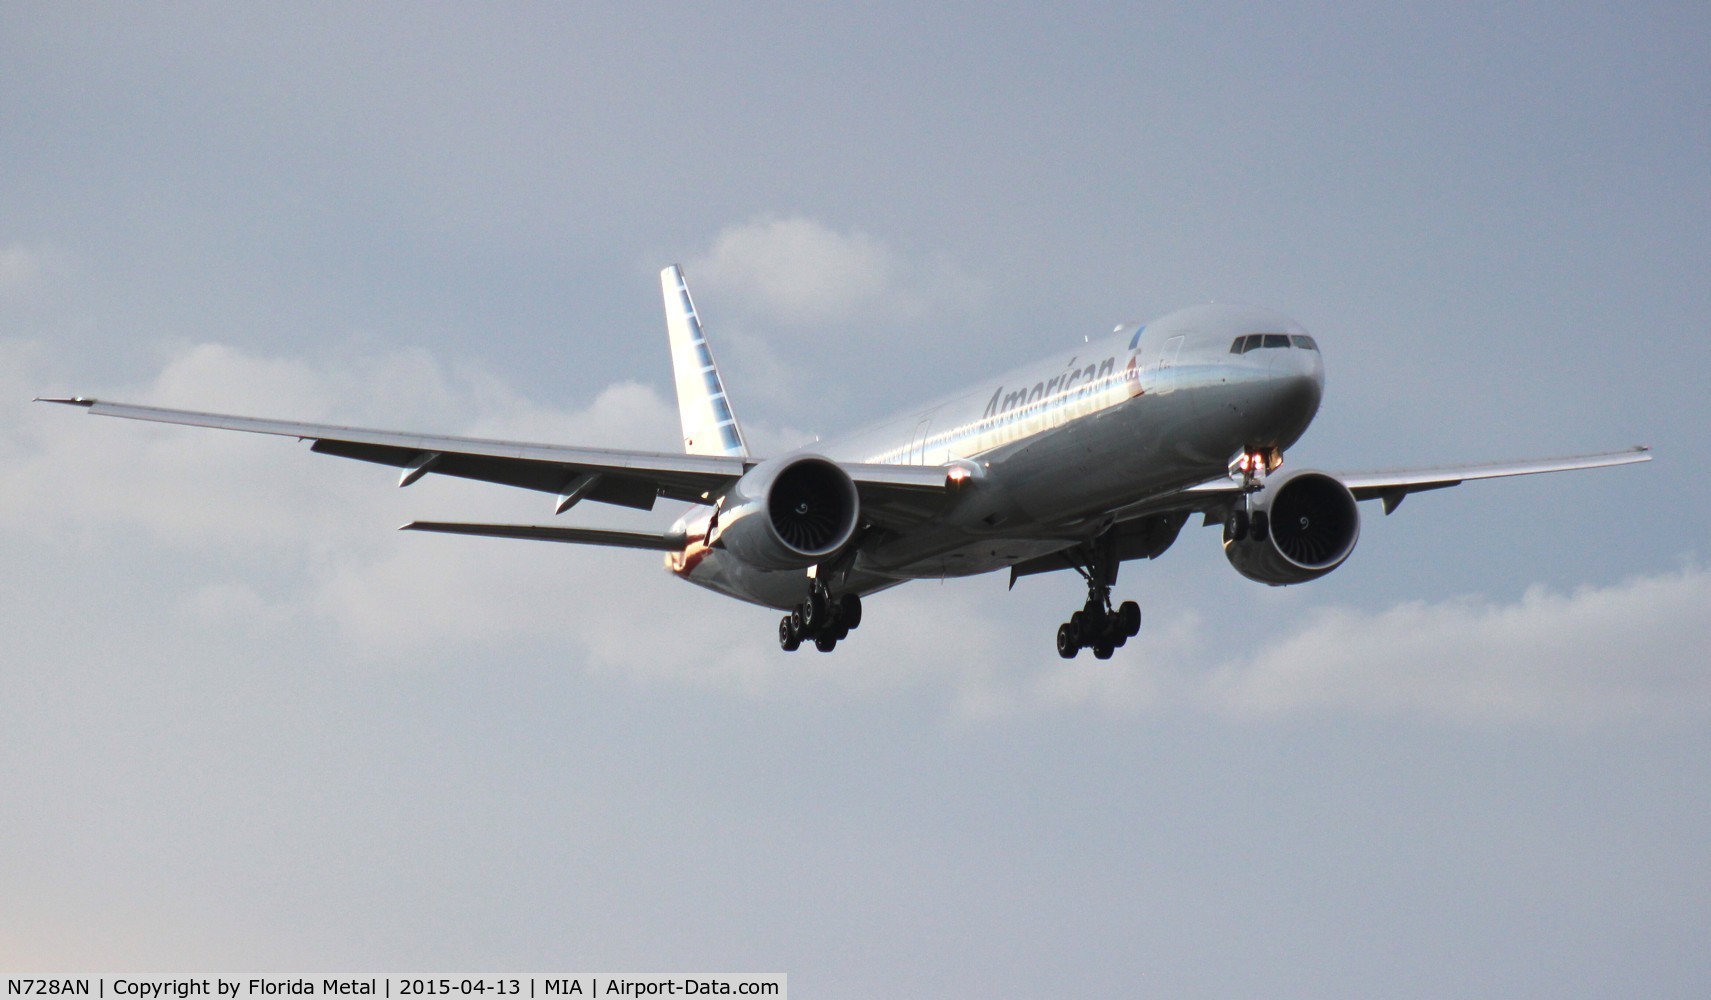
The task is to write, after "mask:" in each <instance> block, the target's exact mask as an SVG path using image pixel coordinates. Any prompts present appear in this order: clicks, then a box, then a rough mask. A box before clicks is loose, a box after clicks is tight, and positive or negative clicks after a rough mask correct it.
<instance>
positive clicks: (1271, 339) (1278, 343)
mask: <svg viewBox="0 0 1711 1000" xmlns="http://www.w3.org/2000/svg"><path fill="white" fill-rule="evenodd" d="M1262 346H1264V347H1288V346H1289V335H1288V334H1283V333H1268V334H1266V335H1265V343H1264V344H1263V345H1262Z"/></svg>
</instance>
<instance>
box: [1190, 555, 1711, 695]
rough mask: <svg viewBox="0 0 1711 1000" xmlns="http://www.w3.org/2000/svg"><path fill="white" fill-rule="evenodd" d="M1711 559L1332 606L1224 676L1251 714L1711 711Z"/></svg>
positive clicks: (1212, 690) (1211, 690) (1220, 676)
mask: <svg viewBox="0 0 1711 1000" xmlns="http://www.w3.org/2000/svg"><path fill="white" fill-rule="evenodd" d="M1706 649H1711V573H1708V572H1707V571H1706V570H1704V569H1683V570H1680V571H1678V572H1674V573H1667V574H1664V575H1660V576H1649V577H1637V578H1635V579H1631V580H1628V581H1625V582H1623V583H1620V584H1616V585H1613V586H1608V587H1583V588H1580V589H1578V590H1576V591H1574V592H1573V593H1572V594H1562V593H1556V592H1552V591H1549V590H1547V589H1545V588H1543V587H1535V588H1533V589H1531V590H1529V591H1528V592H1527V593H1526V595H1525V596H1523V597H1522V598H1521V600H1520V601H1518V602H1515V603H1510V604H1499V603H1492V602H1488V601H1480V600H1476V599H1473V598H1461V599H1457V600H1453V601H1446V602H1442V603H1437V604H1427V603H1419V602H1414V603H1407V604H1402V605H1398V606H1396V607H1393V608H1390V609H1388V610H1385V611H1381V612H1376V613H1370V612H1361V611H1355V610H1351V609H1346V608H1325V609H1321V610H1319V611H1317V612H1315V613H1313V614H1312V615H1311V618H1310V621H1309V622H1308V624H1307V625H1306V626H1305V627H1303V628H1302V629H1301V630H1300V631H1298V632H1296V633H1295V634H1293V635H1288V636H1283V637H1281V638H1279V639H1277V640H1275V641H1272V642H1268V643H1266V644H1265V645H1263V646H1261V647H1260V648H1259V649H1257V650H1255V651H1253V652H1252V653H1251V654H1249V655H1248V656H1246V657H1245V658H1243V659H1241V660H1240V661H1238V662H1236V663H1234V664H1231V665H1228V666H1225V667H1223V668H1221V669H1220V670H1218V671H1216V672H1215V673H1214V674H1213V675H1212V676H1210V677H1209V678H1208V679H1207V680H1206V683H1205V685H1204V687H1203V689H1202V692H1201V694H1202V697H1203V699H1204V701H1205V703H1206V704H1208V705H1209V706H1211V707H1213V708H1215V709H1217V710H1220V711H1227V712H1231V713H1235V714H1238V715H1279V714H1283V713H1291V712H1311V711H1322V710H1341V711H1350V712H1356V713H1377V714H1409V715H1418V716H1426V717H1432V718H1443V719H1453V720H1458V721H1466V722H1479V723H1508V722H1539V723H1547V724H1581V723H1595V722H1607V721H1629V720H1635V719H1642V718H1657V717H1674V716H1681V715H1690V716H1703V715H1705V714H1707V713H1708V712H1711V670H1707V668H1706V666H1705V663H1706V657H1705V650H1706Z"/></svg>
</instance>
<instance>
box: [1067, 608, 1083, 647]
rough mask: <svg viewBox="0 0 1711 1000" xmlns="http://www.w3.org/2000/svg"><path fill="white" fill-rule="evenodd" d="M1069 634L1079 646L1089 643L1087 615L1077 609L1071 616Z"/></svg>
mask: <svg viewBox="0 0 1711 1000" xmlns="http://www.w3.org/2000/svg"><path fill="white" fill-rule="evenodd" d="M1069 636H1070V638H1072V639H1074V640H1075V644H1076V645H1077V646H1084V645H1086V644H1087V615H1086V614H1084V613H1082V612H1080V611H1077V612H1076V613H1075V614H1073V615H1070V616H1069Z"/></svg>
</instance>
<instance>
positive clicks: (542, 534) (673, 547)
mask: <svg viewBox="0 0 1711 1000" xmlns="http://www.w3.org/2000/svg"><path fill="white" fill-rule="evenodd" d="M398 530H399V531H433V532H438V533H440V534H444V535H478V536H481V537H484V538H521V539H525V540H527V541H536V542H569V543H572V544H576V545H607V546H612V547H614V548H620V549H653V550H655V551H658V552H681V551H682V550H683V547H684V546H685V545H687V544H688V543H689V540H688V539H687V538H686V537H684V536H682V535H674V534H670V533H663V534H652V533H650V532H643V531H608V530H605V529H601V528H560V527H556V526H547V525H539V524H470V523H467V522H462V521H411V522H410V523H409V524H406V525H404V526H403V527H401V528H399V529H398Z"/></svg>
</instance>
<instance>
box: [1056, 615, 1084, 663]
mask: <svg viewBox="0 0 1711 1000" xmlns="http://www.w3.org/2000/svg"><path fill="white" fill-rule="evenodd" d="M1079 652H1081V638H1080V637H1079V636H1077V635H1076V634H1075V626H1074V625H1071V624H1070V623H1069V622H1064V623H1063V624H1062V625H1059V626H1058V627H1057V655H1059V656H1061V657H1063V658H1064V659H1066V660H1073V659H1075V654H1077V653H1079Z"/></svg>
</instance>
